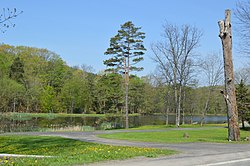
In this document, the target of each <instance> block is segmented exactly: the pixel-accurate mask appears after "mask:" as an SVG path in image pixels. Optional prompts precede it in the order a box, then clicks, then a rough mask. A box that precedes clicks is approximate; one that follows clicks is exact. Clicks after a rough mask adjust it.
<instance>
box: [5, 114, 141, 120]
mask: <svg viewBox="0 0 250 166" xmlns="http://www.w3.org/2000/svg"><path fill="white" fill-rule="evenodd" d="M138 115H139V114H130V115H129V116H138ZM2 116H3V117H6V118H10V119H22V120H29V119H31V118H48V119H53V118H58V117H119V116H122V115H120V114H65V113H5V114H2Z"/></svg>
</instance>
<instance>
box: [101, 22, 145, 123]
mask: <svg viewBox="0 0 250 166" xmlns="http://www.w3.org/2000/svg"><path fill="white" fill-rule="evenodd" d="M140 29H141V27H135V26H134V24H133V23H132V22H131V21H128V22H126V23H124V24H123V25H121V29H120V30H118V33H117V35H115V36H114V37H112V38H111V39H110V47H109V48H108V49H107V51H106V52H105V55H111V56H112V57H111V58H109V59H107V60H105V61H104V64H105V65H106V66H107V67H108V69H107V71H111V72H114V73H117V72H120V73H122V74H123V76H124V79H125V112H126V128H128V127H129V125H128V112H129V111H128V90H129V74H130V72H131V71H141V70H143V68H142V67H136V66H135V65H136V64H137V63H138V62H140V61H142V60H143V55H144V52H145V51H146V49H145V47H144V45H143V39H144V38H145V33H144V32H140Z"/></svg>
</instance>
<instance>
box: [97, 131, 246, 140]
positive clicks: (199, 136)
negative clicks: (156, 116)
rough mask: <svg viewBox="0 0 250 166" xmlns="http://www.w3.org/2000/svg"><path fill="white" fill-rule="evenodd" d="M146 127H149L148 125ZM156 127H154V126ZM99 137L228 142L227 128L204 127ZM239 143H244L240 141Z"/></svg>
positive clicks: (242, 137) (242, 133)
mask: <svg viewBox="0 0 250 166" xmlns="http://www.w3.org/2000/svg"><path fill="white" fill-rule="evenodd" d="M139 129H140V128H139ZM148 129H151V128H150V127H149V128H148ZM155 129H156V128H155ZM184 133H188V135H189V138H184V137H183V135H184ZM246 136H250V132H249V131H243V130H242V131H241V139H242V140H244V139H245V137H246ZM98 137H101V138H110V139H123V140H131V141H143V142H159V143H186V142H218V143H228V141H227V128H216V127H205V128H195V129H194V130H165V131H164V130H162V131H156V132H135V131H133V132H124V133H123V132H122V133H113V134H101V135H98ZM241 143H245V142H244V141H241Z"/></svg>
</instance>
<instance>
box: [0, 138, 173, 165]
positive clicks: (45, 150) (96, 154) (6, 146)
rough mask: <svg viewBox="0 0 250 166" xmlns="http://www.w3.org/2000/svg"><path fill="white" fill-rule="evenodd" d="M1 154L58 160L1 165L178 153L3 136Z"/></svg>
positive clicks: (26, 160)
mask: <svg viewBox="0 0 250 166" xmlns="http://www.w3.org/2000/svg"><path fill="white" fill-rule="evenodd" d="M0 153H9V154H27V155H46V156H56V157H54V158H45V159H36V158H8V159H7V158H6V157H5V158H2V159H1V158H0V165H1V164H2V163H5V164H6V165H8V164H10V165H25V166H26V165H43V166H44V165H75V164H85V163H91V162H98V161H104V160H115V159H127V158H131V157H136V156H146V157H156V156H157V155H170V154H174V153H175V152H174V151H171V150H161V149H150V148H136V147H123V146H109V145H101V144H94V143H87V142H81V141H77V140H71V139H66V138H61V137H44V136H43V137H40V136H0Z"/></svg>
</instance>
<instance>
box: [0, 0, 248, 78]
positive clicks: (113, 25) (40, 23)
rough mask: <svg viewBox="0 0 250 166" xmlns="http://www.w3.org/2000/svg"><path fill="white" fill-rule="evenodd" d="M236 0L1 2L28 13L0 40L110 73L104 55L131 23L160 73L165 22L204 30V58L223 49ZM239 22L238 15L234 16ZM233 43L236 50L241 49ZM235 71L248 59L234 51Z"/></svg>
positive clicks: (147, 62)
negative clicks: (228, 13) (227, 15)
mask: <svg viewBox="0 0 250 166" xmlns="http://www.w3.org/2000/svg"><path fill="white" fill-rule="evenodd" d="M235 4H236V0H206V1H203V0H40V1H38V0H1V7H5V8H8V7H9V8H17V9H18V10H23V11H24V13H23V14H21V15H20V16H19V17H18V18H16V19H15V20H14V21H13V22H14V23H15V24H16V27H15V28H11V29H9V30H8V31H7V32H6V33H4V34H0V42H1V43H5V44H10V45H15V46H16V45H24V46H32V47H37V48H47V49H49V50H51V51H54V52H56V53H57V54H59V55H60V56H61V57H62V59H63V60H64V61H66V63H67V64H68V65H70V66H73V65H82V64H86V65H90V66H92V67H93V68H94V69H95V71H96V72H99V71H101V70H103V69H105V66H104V65H103V60H104V59H105V58H106V57H105V56H104V55H103V53H104V52H105V50H106V49H107V48H108V46H109V40H110V38H111V37H113V36H114V35H115V34H116V33H117V30H118V29H119V28H120V25H121V24H123V23H124V22H126V21H132V22H133V23H134V24H135V25H136V26H139V27H142V31H144V32H145V33H146V39H145V46H146V48H147V49H148V51H147V52H146V54H145V60H144V62H142V63H140V65H141V66H143V67H144V68H145V69H144V71H142V72H141V73H140V74H139V73H138V74H139V75H146V74H149V73H150V72H153V71H154V70H155V64H154V63H153V62H152V60H151V58H150V57H152V56H153V54H152V52H151V50H150V44H151V43H153V42H157V41H159V40H162V38H161V33H162V30H163V29H162V25H163V24H164V22H165V21H168V22H170V23H174V24H178V25H182V24H191V25H195V26H196V27H197V28H199V29H201V30H202V31H203V37H202V40H201V46H200V48H199V49H198V50H197V52H199V53H200V54H202V55H206V54H207V53H211V52H218V51H221V50H222V49H221V42H220V39H219V37H218V32H219V28H218V25H217V21H218V20H220V19H224V11H225V9H234V8H235ZM232 21H233V22H234V17H232ZM235 41H236V40H234V46H236V44H237V43H236V42H235ZM234 61H235V62H234V63H235V68H239V67H240V66H242V65H243V64H244V59H243V58H242V57H240V56H239V55H238V53H237V52H236V51H234Z"/></svg>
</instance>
